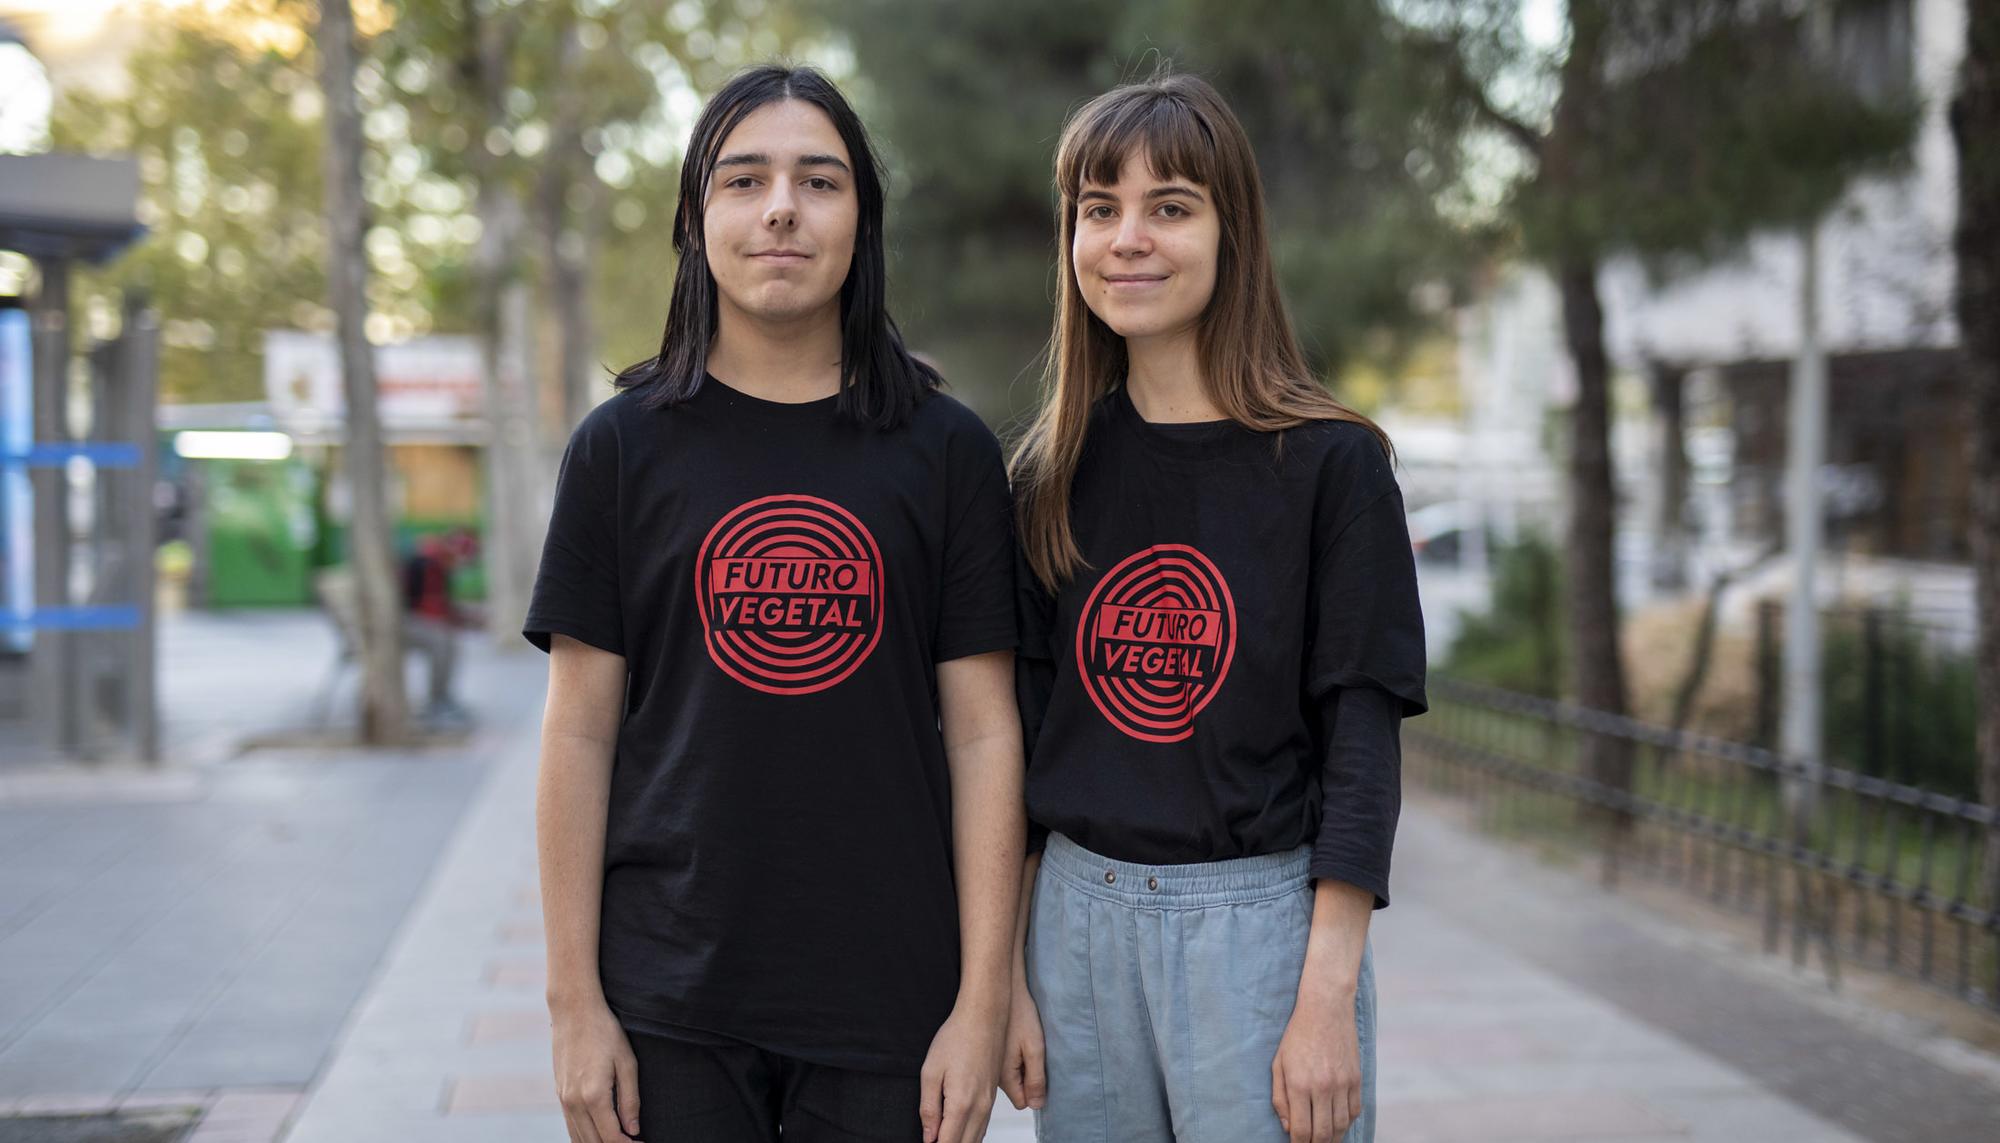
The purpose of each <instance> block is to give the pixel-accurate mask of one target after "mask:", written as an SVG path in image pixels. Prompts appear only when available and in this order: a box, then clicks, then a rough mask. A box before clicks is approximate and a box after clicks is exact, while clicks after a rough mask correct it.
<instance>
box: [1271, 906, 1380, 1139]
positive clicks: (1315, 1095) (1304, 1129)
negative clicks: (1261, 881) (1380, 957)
mask: <svg viewBox="0 0 2000 1143" xmlns="http://www.w3.org/2000/svg"><path fill="white" fill-rule="evenodd" d="M1374 911H1375V894H1374V893H1372V892H1370V891H1369V890H1366V889H1362V888H1360V887H1358V886H1354V885H1349V884H1347V883H1346V882H1344V881H1325V880H1323V881H1321V882H1319V884H1318V886H1317V887H1315V889H1314V890H1313V919H1312V935H1311V936H1310V937H1308V938H1307V940H1306V965H1305V970H1304V971H1303V972H1301V973H1300V974H1299V998H1298V1001H1297V1003H1296V1004H1295V1005H1294V1006H1293V1008H1292V1020H1291V1023H1290V1024H1289V1025H1287V1026H1286V1028H1285V1038H1284V1039H1283V1040H1282V1041H1281V1042H1280V1043H1279V1044H1278V1056H1277V1058H1276V1059H1275V1060H1273V1061H1272V1062H1271V1106H1272V1107H1273V1108H1275V1109H1276V1110H1277V1112H1278V1122H1279V1123H1280V1124H1281V1125H1283V1127H1284V1129H1285V1130H1286V1131H1287V1132H1289V1133H1290V1134H1291V1137H1292V1139H1293V1140H1294V1141H1295V1143H1306V1141H1307V1140H1334V1139H1339V1138H1340V1137H1341V1134H1342V1133H1343V1132H1345V1131H1346V1130H1347V1127H1348V1125H1349V1124H1351V1123H1353V1122H1354V1120H1355V1119H1356V1118H1357V1117H1358V1116H1359V1115H1360V1114H1361V1045H1360V1037H1359V1035H1358V1033H1357V1032H1356V1030H1355V1026H1354V1001H1355V992H1356V990H1357V988H1358V986H1359V979H1360V975H1361V953H1362V949H1363V948H1365V947H1366V945H1367V942H1368V919H1369V917H1370V916H1371V915H1372V914H1373V913H1374Z"/></svg>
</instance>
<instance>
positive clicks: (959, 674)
mask: <svg viewBox="0 0 2000 1143" xmlns="http://www.w3.org/2000/svg"><path fill="white" fill-rule="evenodd" d="M1013 675H1014V656H1013V653H1012V652H1008V651H996V652H992V653H989V654H984V655H968V656H966V657H964V658H962V659H953V660H950V661H948V662H944V663H939V664H938V668H937V677H938V707H939V727H940V729H941V730H942V731H943V734H944V746H945V759H946V762H947V764H948V765H949V766H950V767H951V810H952V867H953V872H954V873H955V874H956V877H957V881H958V928H959V964H960V969H959V985H958V1003H957V1004H956V1005H955V1006H954V1007H953V1009H952V1013H951V1017H950V1019H948V1020H946V1021H945V1024H944V1027H942V1028H940V1029H939V1030H938V1034H937V1038H936V1039H935V1040H933V1041H932V1043H931V1050H930V1053H929V1055H928V1057H927V1058H926V1059H925V1061H924V1068H923V1075H922V1080H923V1101H922V1103H921V1104H920V1105H919V1115H920V1117H921V1119H922V1120H923V1126H924V1139H925V1141H926V1143H961V1141H969V1140H977V1139H978V1138H980V1137H981V1136H982V1135H984V1134H985V1131H986V1120H987V1117H988V1115H989V1114H991V1112H992V1110H993V1088H994V1084H995V1082H996V1081H997V1079H998V1076H999V1072H1000V1047H1001V1038H1002V1037H1003V1036H1004V1035H1005V1033H1006V1030H1007V1008H1008V1001H1009V996H1010V987H1009V986H1010V983H1011V977H1012V971H1011V970H1012V962H1013V947H1012V946H1013V936H1014V931H1015V927H1016V909H1015V905H1016V897H1017V893H1018V891H1019V882H1018V880H1017V878H1018V877H1019V873H1020V869H1021V847H1022V844H1023V843H1022V836H1023V834H1024V833H1025V832H1026V829H1027V826H1026V819H1025V817H1024V816H1023V813H1022V810H1021V722H1020V716H1019V715H1018V713H1017V712H1016V711H1015V709H1014V688H1013Z"/></svg>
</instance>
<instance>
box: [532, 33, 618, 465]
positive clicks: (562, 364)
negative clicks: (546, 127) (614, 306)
mask: <svg viewBox="0 0 2000 1143" xmlns="http://www.w3.org/2000/svg"><path fill="white" fill-rule="evenodd" d="M583 55H584V48H583V44H582V41H581V39H580V38H579V36H578V34H577V30H576V25H575V23H574V22H573V21H572V22H570V23H569V24H567V25H566V26H565V27H564V28H563V33H562V40H561V45H560V47H559V48H558V49H557V53H556V78H555V84H554V87H555V114H554V116H553V118H552V122H551V125H550V137H551V138H552V139H553V140H554V143H553V145H552V147H551V149H550V153H549V155H548V159H547V162H546V163H544V164H543V167H542V174H541V178H540V179H539V180H538V183H537V185H536V188H535V205H536V212H537V213H538V214H539V215H540V218H539V220H538V225H537V229H538V230H539V231H540V237H541V244H542V272H543V281H544V284H545V286H546V292H547V295H548V299H549V305H550V308H551V309H552V310H553V311H554V316H555V345H554V347H553V350H554V352H553V353H552V354H551V355H550V356H551V360H553V361H554V362H555V368H556V377H555V380H556V383H557V386H558V391H559V393H560V402H559V405H560V409H561V416H562V419H563V424H564V425H565V426H566V427H568V428H575V427H576V425H577V424H578V423H579V422H581V421H582V420H583V415H584V414H585V413H588V412H589V411H590V409H591V406H592V405H594V404H596V402H597V385H596V381H597V376H596V374H597V370H596V368H595V366H594V364H593V363H592V361H591V355H592V340H593V333H592V328H591V327H592V322H591V316H590V312H591V311H590V278H591V274H590V267H591V259H592V257H593V256H594V254H595V243H594V242H593V241H592V239H593V234H594V231H595V222H596V215H597V210H598V207H599V205H600V203H601V201H602V199H603V188H602V187H601V186H600V185H599V183H598V181H597V172H596V170H595V168H594V167H593V165H592V164H593V162H594V160H593V159H592V158H591V155H590V153H589V152H588V151H587V150H585V149H584V145H583V128H584V122H583V120H584V110H583V92H582V90H581V85H582V83H583V79H582V70H583Z"/></svg>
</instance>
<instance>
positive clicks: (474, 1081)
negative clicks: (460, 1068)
mask: <svg viewBox="0 0 2000 1143" xmlns="http://www.w3.org/2000/svg"><path fill="white" fill-rule="evenodd" d="M556 1106H557V1104H556V1082H555V1077H554V1076H553V1075H551V1074H550V1073H548V1072H546V1071H543V1072H526V1073H520V1074H513V1075H484V1076H457V1077H454V1078H453V1079H452V1080H451V1081H450V1082H449V1085H448V1087H447V1089H446V1092H445V1100H444V1110H445V1114H446V1115H492V1114H510V1113H513V1112H541V1113H546V1112H548V1111H549V1110H550V1109H552V1108H555V1107H556Z"/></svg>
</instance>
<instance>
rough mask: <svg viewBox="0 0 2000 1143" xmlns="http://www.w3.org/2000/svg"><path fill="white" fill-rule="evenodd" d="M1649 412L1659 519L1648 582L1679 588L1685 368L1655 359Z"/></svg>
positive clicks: (1685, 543)
mask: <svg viewBox="0 0 2000 1143" xmlns="http://www.w3.org/2000/svg"><path fill="white" fill-rule="evenodd" d="M1649 372H1650V373H1651V375H1652V377H1651V380H1652V383H1653V415H1654V417H1655V418H1656V425H1657V427H1658V429H1659V433H1660V471H1659V478H1660V484H1659V494H1660V518H1659V526H1658V529H1657V532H1656V535H1655V538H1654V544H1653V586H1654V587H1657V588H1659V589H1661V590H1662V591H1679V590H1681V589H1683V588H1685V587H1686V586H1687V583H1688V578H1687V572H1688V566H1687V565H1688V547H1689V537H1688V521H1687V495H1688V462H1687V384H1686V381H1687V371H1686V370H1685V369H1682V368H1680V367H1679V366H1677V365H1670V364H1667V363H1666V362H1661V361H1655V362H1652V363H1651V367H1650V369H1649Z"/></svg>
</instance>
